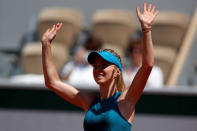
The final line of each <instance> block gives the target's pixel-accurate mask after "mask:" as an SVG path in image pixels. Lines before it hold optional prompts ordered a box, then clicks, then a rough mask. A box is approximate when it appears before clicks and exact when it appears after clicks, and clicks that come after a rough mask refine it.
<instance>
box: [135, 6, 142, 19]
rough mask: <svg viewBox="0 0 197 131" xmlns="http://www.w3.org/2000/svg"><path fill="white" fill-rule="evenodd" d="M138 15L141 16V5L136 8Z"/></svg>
mask: <svg viewBox="0 0 197 131" xmlns="http://www.w3.org/2000/svg"><path fill="white" fill-rule="evenodd" d="M136 12H137V16H138V17H139V16H140V15H141V12H140V9H139V7H137V8H136Z"/></svg>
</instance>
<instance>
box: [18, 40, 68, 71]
mask: <svg viewBox="0 0 197 131" xmlns="http://www.w3.org/2000/svg"><path fill="white" fill-rule="evenodd" d="M54 45H55V46H53V45H52V52H53V61H54V64H55V66H56V68H57V70H60V69H61V68H62V67H63V65H64V64H65V61H66V60H67V59H68V53H67V52H68V51H67V52H65V49H64V48H62V45H60V44H59V43H56V42H54ZM21 57H22V59H21V62H22V66H23V70H24V72H25V73H26V74H43V71H42V44H41V42H35V43H29V44H27V45H26V46H25V47H24V48H23V50H22V56H21Z"/></svg>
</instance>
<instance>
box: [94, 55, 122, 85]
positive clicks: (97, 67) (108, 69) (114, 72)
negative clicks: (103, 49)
mask: <svg viewBox="0 0 197 131" xmlns="http://www.w3.org/2000/svg"><path fill="white" fill-rule="evenodd" d="M119 74H120V70H119V69H118V68H117V67H116V66H115V65H114V64H112V63H109V62H107V61H105V60H104V59H102V58H101V57H100V56H98V57H97V58H96V59H95V60H94V64H93V76H94V79H95V81H96V83H97V84H99V85H105V84H110V82H112V80H113V79H115V78H116V77H117V76H118V75H119Z"/></svg>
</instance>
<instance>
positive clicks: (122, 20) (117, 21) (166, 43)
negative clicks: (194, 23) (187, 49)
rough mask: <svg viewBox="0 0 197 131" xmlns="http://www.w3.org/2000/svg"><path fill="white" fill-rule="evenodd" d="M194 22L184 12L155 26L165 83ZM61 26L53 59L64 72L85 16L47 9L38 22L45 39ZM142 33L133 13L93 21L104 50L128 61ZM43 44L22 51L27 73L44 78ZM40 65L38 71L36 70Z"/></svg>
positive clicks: (101, 14)
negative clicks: (131, 47)
mask: <svg viewBox="0 0 197 131" xmlns="http://www.w3.org/2000/svg"><path fill="white" fill-rule="evenodd" d="M189 21H190V18H189V16H188V15H186V14H183V13H180V12H160V14H159V15H158V16H157V17H156V19H155V21H154V23H153V25H152V36H153V43H154V52H155V53H154V54H155V64H156V65H158V66H159V67H161V68H162V71H163V73H164V79H165V82H166V81H167V80H168V76H169V73H170V71H171V68H172V66H173V64H174V63H173V62H174V61H175V59H176V57H177V54H178V52H179V49H180V47H181V43H182V39H183V38H184V34H185V32H186V30H187V27H188V24H189ZM57 22H62V23H63V27H62V29H61V30H60V32H58V35H57V37H56V39H55V40H54V42H53V45H54V46H52V47H53V48H52V50H53V59H54V63H55V65H56V67H57V70H60V69H61V68H62V67H63V65H64V63H65V62H66V61H67V60H68V58H69V55H70V49H71V47H72V46H73V44H74V43H75V40H76V39H77V38H78V36H79V34H80V31H81V30H82V29H84V23H83V15H82V13H81V12H80V11H78V10H76V9H68V8H45V9H43V10H42V11H41V12H40V14H39V16H38V21H37V27H36V28H37V31H38V33H39V36H40V38H41V36H42V34H43V33H44V31H45V30H46V29H47V28H49V27H51V26H52V25H53V24H56V23H57ZM137 29H139V27H138V24H137V18H136V16H135V14H134V13H133V12H131V11H125V10H99V11H97V12H96V13H95V14H94V16H93V18H92V25H91V33H92V36H93V38H96V39H99V40H100V41H102V43H103V44H102V46H103V48H112V49H115V50H116V51H117V52H118V53H119V54H120V55H121V56H122V57H124V52H125V49H126V48H127V46H128V42H129V40H130V38H131V36H132V35H133V34H135V32H136V31H137ZM41 49H42V48H41V43H40V42H33V43H29V44H26V46H25V47H24V48H23V50H22V65H23V67H24V71H25V73H34V74H42V62H41ZM35 65H36V67H35Z"/></svg>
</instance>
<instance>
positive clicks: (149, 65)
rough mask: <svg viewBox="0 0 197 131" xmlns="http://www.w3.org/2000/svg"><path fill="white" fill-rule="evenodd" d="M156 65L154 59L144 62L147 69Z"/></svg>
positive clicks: (143, 65)
mask: <svg viewBox="0 0 197 131" xmlns="http://www.w3.org/2000/svg"><path fill="white" fill-rule="evenodd" d="M153 66H154V60H152V61H148V62H143V64H142V67H145V68H146V69H152V68H153Z"/></svg>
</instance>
